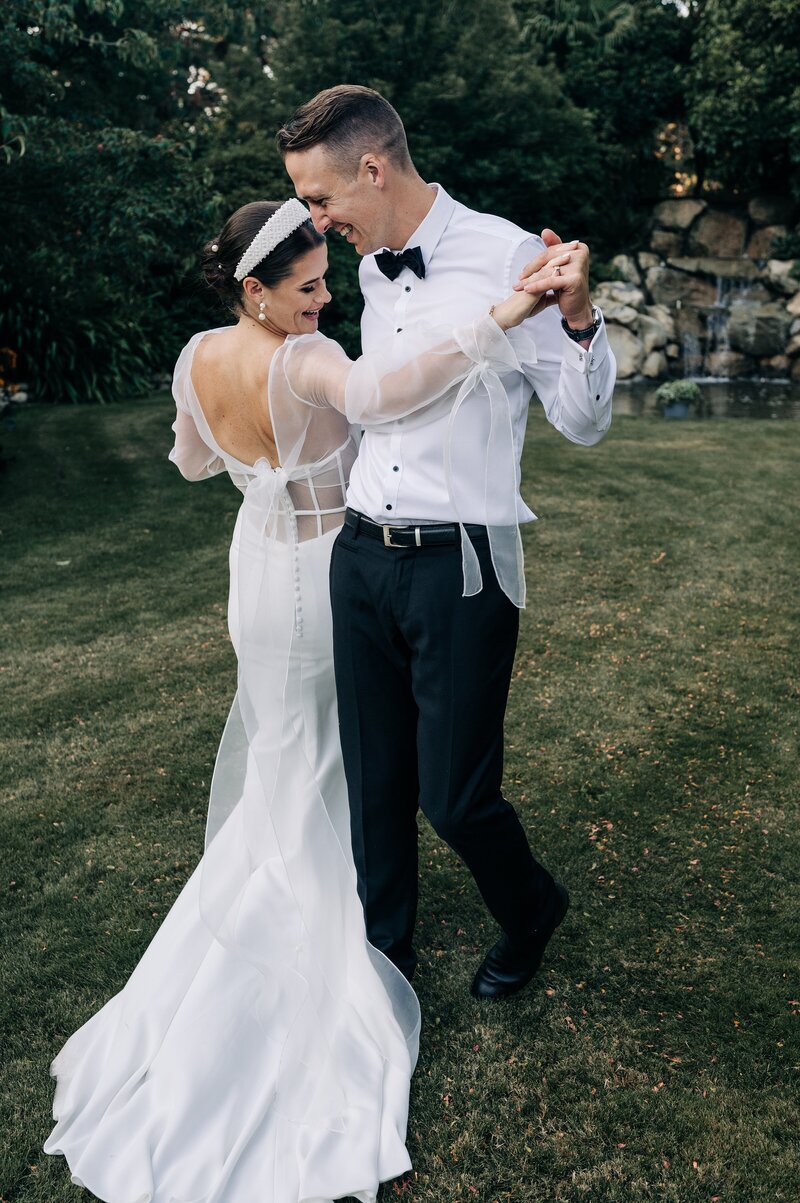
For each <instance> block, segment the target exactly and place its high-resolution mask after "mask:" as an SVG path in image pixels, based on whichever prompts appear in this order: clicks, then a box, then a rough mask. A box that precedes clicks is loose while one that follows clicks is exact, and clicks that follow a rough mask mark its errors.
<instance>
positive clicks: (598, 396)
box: [595, 393, 600, 401]
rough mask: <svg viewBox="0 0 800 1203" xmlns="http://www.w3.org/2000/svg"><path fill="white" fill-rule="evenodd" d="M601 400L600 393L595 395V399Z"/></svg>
mask: <svg viewBox="0 0 800 1203" xmlns="http://www.w3.org/2000/svg"><path fill="white" fill-rule="evenodd" d="M599 400H600V394H599V393H598V394H597V396H596V397H595V401H599Z"/></svg>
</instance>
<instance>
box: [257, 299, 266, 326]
mask: <svg viewBox="0 0 800 1203" xmlns="http://www.w3.org/2000/svg"><path fill="white" fill-rule="evenodd" d="M266 307H267V302H266V301H261V303H260V304H259V306H258V308H259V314H258V320H259V321H260V322H265V321H266V320H267V315H266V314H265V313H264V310H265V309H266Z"/></svg>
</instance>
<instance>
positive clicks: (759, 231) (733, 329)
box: [593, 197, 800, 380]
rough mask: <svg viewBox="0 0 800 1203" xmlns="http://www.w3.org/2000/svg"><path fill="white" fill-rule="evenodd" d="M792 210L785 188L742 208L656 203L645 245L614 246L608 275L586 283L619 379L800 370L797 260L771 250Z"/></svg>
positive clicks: (777, 374) (779, 375)
mask: <svg viewBox="0 0 800 1203" xmlns="http://www.w3.org/2000/svg"><path fill="white" fill-rule="evenodd" d="M794 216H795V214H794V211H793V207H792V205H791V202H789V201H787V200H786V199H784V198H769V197H756V198H754V199H753V200H751V202H750V204H749V206H748V208H747V211H746V213H745V212H741V213H732V212H728V211H723V210H718V209H713V208H712V207H710V206H709V204H708V203H707V202H706V201H704V200H694V199H685V200H667V201H663V202H662V203H661V204H660V205H658V206H657V207H656V209H655V212H654V215H653V218H654V220H653V228H652V232H651V237H650V249H649V250H648V251H646V252H640V253H639V254H637V255H636V256H632V255H617V256H616V258H614V259H613V260H612V261H611V267H612V269H613V275H614V276H616V279H614V280H605V281H603V282H602V283H601V284H599V285H597V286H596V287H595V288H594V290H593V298H594V300H595V301H596V303H597V304H598V305H599V306H600V307H601V308H602V310H603V313H604V315H605V319H606V323H607V326H608V333H609V337H610V340H611V345H612V347H613V348H614V353H615V355H616V357H617V365H618V374H619V379H620V380H630V379H632V378H634V377H640V376H645V377H649V378H651V379H658V378H661V377H668V376H698V377H703V376H711V377H724V378H733V377H756V378H760V377H767V378H774V379H793V380H800V278H798V276H796V275H794V274H793V269H794V268H795V263H796V262H800V261H796V260H793V259H773V258H770V253H771V247H772V243H773V241H774V240H775V239H776V238H777V237H779V236H784V235H786V234H788V233H789V232H790V229H791V226H790V223H791V221H792V219H793V218H794Z"/></svg>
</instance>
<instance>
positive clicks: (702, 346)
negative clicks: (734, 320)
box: [681, 275, 753, 380]
mask: <svg viewBox="0 0 800 1203" xmlns="http://www.w3.org/2000/svg"><path fill="white" fill-rule="evenodd" d="M752 288H753V285H752V282H751V281H750V280H746V279H741V278H739V279H737V278H736V277H730V276H720V275H718V276H717V277H716V289H717V295H716V299H715V300H714V303H713V305H711V306H710V307H709V308H706V309H703V308H701V307H700V306H698V307H697V313H698V316H700V317H701V318H704V319H705V336H704V337H698V335H696V334H694V333H691V332H690V331H684V332H683V335H682V354H681V362H682V366H683V375H684V377H688V378H690V379H700V380H703V379H706V380H723V379H726V375H725V373H724V371H723V372H722V373H721V372H720V370H719V368H720V366H721V360H722V359H723V357H724V356H725V355H726V354H727V353H728V352H730V350H731V345H730V342H729V340H728V323H729V322H730V317H731V310H732V308H733V306H734V305H737V304H740V303H741V302H744V301H746V300H748V298H749V297H750V295H751V292H752ZM715 361H716V362H715Z"/></svg>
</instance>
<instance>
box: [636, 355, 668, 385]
mask: <svg viewBox="0 0 800 1203" xmlns="http://www.w3.org/2000/svg"><path fill="white" fill-rule="evenodd" d="M666 371H667V357H666V355H665V354H664V352H663V351H651V352H650V354H649V355H647V356H646V357H645V361H644V363H643V364H642V375H643V376H646V377H647V379H648V380H657V379H658V377H659V376H664V375H666Z"/></svg>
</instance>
